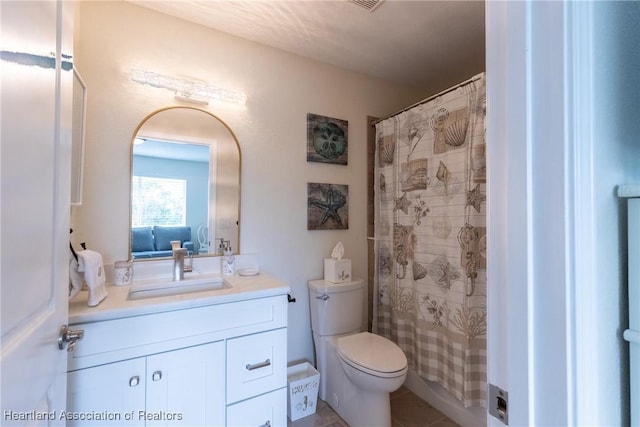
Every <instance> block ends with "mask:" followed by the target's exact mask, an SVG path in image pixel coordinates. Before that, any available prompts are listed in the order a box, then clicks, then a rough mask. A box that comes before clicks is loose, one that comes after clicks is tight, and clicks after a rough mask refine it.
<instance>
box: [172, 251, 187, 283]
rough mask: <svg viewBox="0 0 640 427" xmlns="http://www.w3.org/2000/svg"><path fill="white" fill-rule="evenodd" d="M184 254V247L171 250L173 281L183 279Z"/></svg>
mask: <svg viewBox="0 0 640 427" xmlns="http://www.w3.org/2000/svg"><path fill="white" fill-rule="evenodd" d="M186 255H187V249H186V248H178V249H174V250H173V280H174V281H175V282H179V281H180V280H183V279H184V257H185V256H186Z"/></svg>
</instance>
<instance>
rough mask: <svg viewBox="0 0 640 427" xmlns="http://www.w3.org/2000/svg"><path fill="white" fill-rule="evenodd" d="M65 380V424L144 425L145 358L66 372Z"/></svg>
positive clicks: (83, 426)
mask: <svg viewBox="0 0 640 427" xmlns="http://www.w3.org/2000/svg"><path fill="white" fill-rule="evenodd" d="M67 382H68V386H67V412H66V413H64V418H65V419H66V421H67V426H82V427H85V426H100V427H104V426H114V427H116V426H118V427H119V426H144V425H145V420H144V418H140V417H139V414H140V411H143V412H144V408H145V359H144V358H138V359H132V360H125V361H123V362H117V363H110V364H108V365H102V366H97V367H94V368H88V369H81V370H79V371H73V372H69V374H68V376H67ZM60 416H63V414H61V415H60Z"/></svg>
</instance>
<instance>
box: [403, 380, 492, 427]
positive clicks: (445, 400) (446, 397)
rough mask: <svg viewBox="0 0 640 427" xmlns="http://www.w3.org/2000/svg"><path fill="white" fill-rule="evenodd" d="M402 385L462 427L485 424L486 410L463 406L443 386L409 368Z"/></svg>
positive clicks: (476, 426) (477, 426)
mask: <svg viewBox="0 0 640 427" xmlns="http://www.w3.org/2000/svg"><path fill="white" fill-rule="evenodd" d="M404 386H405V387H406V388H408V389H409V390H411V392H413V393H414V394H415V395H416V396H418V397H419V398H421V399H422V400H424V401H425V402H427V403H428V404H429V405H431V406H433V407H434V408H436V409H437V410H439V411H440V412H442V413H443V414H445V415H446V416H447V417H449V418H450V419H452V420H453V421H455V422H456V423H457V424H460V425H461V426H463V427H479V426H486V425H487V411H486V410H485V409H484V408H480V407H477V406H472V407H469V408H465V407H464V406H463V405H462V403H461V402H460V401H459V400H458V399H456V398H455V397H453V395H452V394H451V393H449V392H448V391H447V390H446V389H445V388H444V387H442V386H441V385H439V384H437V383H435V382H432V381H425V380H424V379H422V378H420V377H419V376H418V374H416V373H415V372H414V371H413V370H411V369H409V372H408V373H407V379H406V380H405V382H404Z"/></svg>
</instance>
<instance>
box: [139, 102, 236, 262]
mask: <svg viewBox="0 0 640 427" xmlns="http://www.w3.org/2000/svg"><path fill="white" fill-rule="evenodd" d="M176 109H186V110H194V111H200V112H202V113H205V114H207V115H208V116H211V118H213V119H214V120H217V121H218V122H220V123H221V124H222V125H223V126H224V127H225V128H226V129H227V131H229V133H230V134H231V136H232V137H233V140H234V141H235V143H236V147H237V148H238V220H237V226H238V244H237V245H236V248H235V249H234V250H233V253H234V254H235V255H239V254H240V240H241V233H240V229H241V225H242V221H240V219H241V218H242V211H241V206H242V150H241V149H240V142H239V141H238V137H237V136H236V134H235V133H234V132H233V130H231V128H230V127H229V125H228V124H227V123H226V122H225V121H224V120H222V119H221V118H220V117H218V116H216V115H215V114H213V113H211V112H209V111H207V110H204V109H202V108H198V107H192V106H189V105H171V106H168V107H162V108H159V109H157V110H154V111H152V112H151V113H149V114H147V115H146V116H144V118H143V119H142V120H141V121H140V123H138V126H136V128H135V129H134V131H133V134H132V136H131V139H130V141H129V230H128V233H129V237H128V241H129V244H128V255H127V259H128V260H129V261H134V262H145V261H159V260H166V259H170V257H158V258H138V259H134V258H133V257H132V256H131V227H132V222H131V215H132V207H133V194H132V191H131V190H132V188H131V183H132V181H133V145H134V144H133V141H134V140H135V139H136V136H137V135H138V132H139V131H140V129H141V128H142V126H144V124H145V123H146V122H147V120H149V119H150V118H151V117H153V116H155V115H156V114H158V113H162V112H163V111H168V110H176ZM193 256H194V257H220V256H221V255H218V254H217V253H216V254H194V255H193Z"/></svg>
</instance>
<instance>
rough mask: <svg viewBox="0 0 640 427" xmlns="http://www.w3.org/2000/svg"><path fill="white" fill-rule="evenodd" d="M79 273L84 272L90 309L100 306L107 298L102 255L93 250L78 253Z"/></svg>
mask: <svg viewBox="0 0 640 427" xmlns="http://www.w3.org/2000/svg"><path fill="white" fill-rule="evenodd" d="M78 271H80V272H84V281H85V282H86V283H87V287H88V288H89V299H88V304H89V307H93V306H96V305H98V304H100V302H101V301H102V300H103V299H105V298H106V297H107V288H106V286H105V283H106V280H105V277H104V266H103V265H102V255H100V254H99V253H98V252H95V251H91V250H84V251H81V252H78Z"/></svg>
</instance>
